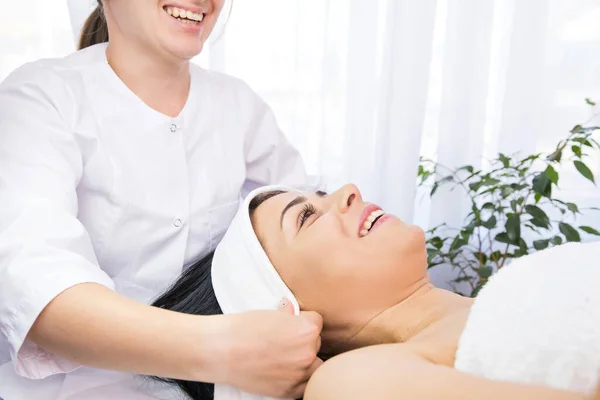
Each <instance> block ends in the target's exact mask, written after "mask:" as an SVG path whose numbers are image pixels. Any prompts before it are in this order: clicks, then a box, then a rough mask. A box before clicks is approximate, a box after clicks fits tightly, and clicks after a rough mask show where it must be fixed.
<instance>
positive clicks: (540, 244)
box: [533, 239, 550, 250]
mask: <svg viewBox="0 0 600 400" xmlns="http://www.w3.org/2000/svg"><path fill="white" fill-rule="evenodd" d="M549 243H550V239H544V240H535V241H534V242H533V247H534V248H535V249H536V250H544V249H545V248H547V247H548V244H549Z"/></svg>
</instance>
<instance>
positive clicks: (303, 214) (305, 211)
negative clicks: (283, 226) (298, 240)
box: [298, 203, 317, 231]
mask: <svg viewBox="0 0 600 400" xmlns="http://www.w3.org/2000/svg"><path fill="white" fill-rule="evenodd" d="M316 214H317V209H316V208H315V206H313V205H312V204H310V203H306V204H305V205H304V207H302V211H300V213H299V214H298V221H299V222H298V231H300V229H302V227H303V226H304V223H305V222H306V221H307V220H308V219H309V218H310V217H311V216H313V215H316Z"/></svg>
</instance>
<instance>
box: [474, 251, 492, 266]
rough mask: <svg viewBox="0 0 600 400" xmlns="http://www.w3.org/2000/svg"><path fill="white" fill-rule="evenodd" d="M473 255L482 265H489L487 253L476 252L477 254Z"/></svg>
mask: <svg viewBox="0 0 600 400" xmlns="http://www.w3.org/2000/svg"><path fill="white" fill-rule="evenodd" d="M473 255H474V256H475V258H476V259H477V262H478V263H479V264H480V265H485V264H487V261H488V258H487V255H486V254H485V253H481V252H475V253H473Z"/></svg>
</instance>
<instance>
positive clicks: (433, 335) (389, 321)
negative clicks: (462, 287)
mask: <svg viewBox="0 0 600 400" xmlns="http://www.w3.org/2000/svg"><path fill="white" fill-rule="evenodd" d="M472 303H473V300H472V299H470V298H465V297H462V296H459V295H457V294H455V293H452V292H449V291H447V290H443V289H438V288H436V287H435V286H433V285H432V284H431V283H429V282H426V283H424V284H422V285H421V286H419V287H418V288H417V289H416V290H415V291H414V293H412V294H411V295H410V296H409V297H408V298H407V299H406V300H404V301H402V302H400V303H398V304H396V305H394V306H392V307H390V308H388V309H386V310H385V311H383V312H382V313H380V314H378V315H377V316H376V317H374V318H373V319H371V320H370V321H369V322H368V323H367V324H366V325H365V326H364V328H362V329H361V330H360V331H359V332H358V333H357V334H356V335H354V336H353V338H352V339H351V340H350V341H348V342H346V344H347V346H348V347H347V348H345V349H344V350H350V349H352V348H358V347H365V346H369V345H374V344H384V343H407V344H408V343H410V344H411V345H414V346H415V347H419V348H420V349H423V351H424V352H426V353H428V354H427V356H428V357H430V358H437V359H438V361H439V362H440V363H446V361H448V362H450V361H449V360H446V359H447V358H448V357H452V358H453V357H454V353H455V352H456V345H457V343H458V339H459V338H460V335H461V334H462V331H463V329H464V326H465V324H466V320H467V317H468V314H469V311H470V308H471V305H472Z"/></svg>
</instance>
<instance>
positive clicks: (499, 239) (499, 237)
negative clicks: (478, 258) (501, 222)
mask: <svg viewBox="0 0 600 400" xmlns="http://www.w3.org/2000/svg"><path fill="white" fill-rule="evenodd" d="M494 239H495V240H496V241H497V242H500V243H506V244H511V243H510V239H509V238H508V234H507V233H506V232H501V233H499V234H497V235H496V237H495V238H494Z"/></svg>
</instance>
